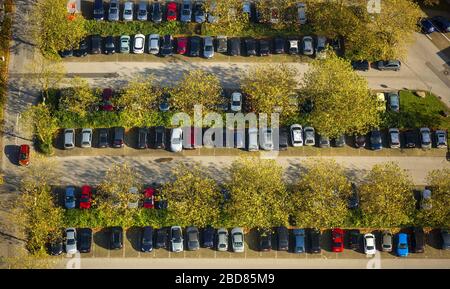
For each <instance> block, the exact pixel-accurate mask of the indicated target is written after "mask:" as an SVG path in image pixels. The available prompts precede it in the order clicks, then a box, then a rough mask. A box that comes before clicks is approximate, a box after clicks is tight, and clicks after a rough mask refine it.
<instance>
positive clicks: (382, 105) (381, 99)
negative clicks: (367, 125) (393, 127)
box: [376, 92, 386, 112]
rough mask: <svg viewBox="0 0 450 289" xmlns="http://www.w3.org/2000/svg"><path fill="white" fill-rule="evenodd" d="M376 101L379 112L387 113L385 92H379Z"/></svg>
mask: <svg viewBox="0 0 450 289" xmlns="http://www.w3.org/2000/svg"><path fill="white" fill-rule="evenodd" d="M376 99H377V109H378V111H380V112H385V111H386V97H385V95H384V92H377V93H376Z"/></svg>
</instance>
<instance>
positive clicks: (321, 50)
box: [316, 36, 327, 59]
mask: <svg viewBox="0 0 450 289" xmlns="http://www.w3.org/2000/svg"><path fill="white" fill-rule="evenodd" d="M326 48H327V38H326V37H325V36H317V43H316V57H317V58H318V59H325V58H326V57H327V54H326Z"/></svg>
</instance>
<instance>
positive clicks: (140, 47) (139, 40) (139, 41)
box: [133, 34, 145, 54]
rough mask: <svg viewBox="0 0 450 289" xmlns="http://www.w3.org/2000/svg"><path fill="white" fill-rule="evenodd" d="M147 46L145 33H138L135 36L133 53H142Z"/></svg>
mask: <svg viewBox="0 0 450 289" xmlns="http://www.w3.org/2000/svg"><path fill="white" fill-rule="evenodd" d="M144 48H145V36H144V35H143V34H136V35H135V36H134V43H133V53H135V54H142V53H144Z"/></svg>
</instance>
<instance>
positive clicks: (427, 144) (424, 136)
mask: <svg viewBox="0 0 450 289" xmlns="http://www.w3.org/2000/svg"><path fill="white" fill-rule="evenodd" d="M420 145H421V146H422V148H423V149H431V131H430V129H429V128H427V127H422V128H421V129H420Z"/></svg>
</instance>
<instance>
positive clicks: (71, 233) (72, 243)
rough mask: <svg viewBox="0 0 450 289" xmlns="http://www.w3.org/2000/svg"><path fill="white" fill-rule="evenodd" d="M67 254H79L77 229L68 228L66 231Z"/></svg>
mask: <svg viewBox="0 0 450 289" xmlns="http://www.w3.org/2000/svg"><path fill="white" fill-rule="evenodd" d="M65 246H66V253H67V254H75V253H77V252H78V250H77V231H76V230H75V228H67V229H66V240H65Z"/></svg>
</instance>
